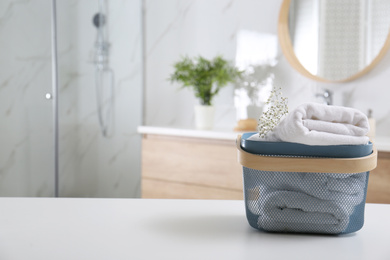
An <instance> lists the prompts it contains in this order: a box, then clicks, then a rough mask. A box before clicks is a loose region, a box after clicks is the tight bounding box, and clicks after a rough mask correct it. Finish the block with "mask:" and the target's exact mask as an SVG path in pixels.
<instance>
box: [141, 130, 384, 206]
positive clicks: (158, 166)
mask: <svg viewBox="0 0 390 260" xmlns="http://www.w3.org/2000/svg"><path fill="white" fill-rule="evenodd" d="M142 197H143V198H170V199H229V200H236V199H238V200H240V199H243V182H242V166H241V165H240V164H239V163H238V162H237V149H236V145H235V140H212V139H207V138H192V137H172V136H165V135H155V134H144V137H143V139H142ZM367 202H369V203H390V153H388V152H379V156H378V166H377V168H376V169H375V170H373V171H371V173H370V177H369V184H368V192H367Z"/></svg>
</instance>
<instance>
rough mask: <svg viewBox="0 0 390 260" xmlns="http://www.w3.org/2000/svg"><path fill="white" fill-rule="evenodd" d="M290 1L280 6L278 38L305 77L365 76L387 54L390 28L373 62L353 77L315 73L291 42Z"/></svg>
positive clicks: (286, 55)
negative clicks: (289, 24) (311, 71)
mask: <svg viewBox="0 0 390 260" xmlns="http://www.w3.org/2000/svg"><path fill="white" fill-rule="evenodd" d="M290 2H291V0H283V2H282V5H281V7H280V13H279V21H278V38H279V43H280V47H281V49H282V52H283V54H284V56H285V57H286V59H287V60H288V62H289V63H290V65H291V66H292V67H293V68H294V69H296V70H297V71H298V72H299V73H301V74H302V75H303V76H305V77H308V78H310V79H314V80H317V81H320V82H327V83H339V82H347V81H352V80H355V79H357V78H359V77H361V76H363V75H364V74H366V73H367V72H369V71H370V70H372V69H373V68H374V67H375V66H376V65H377V64H378V63H379V61H380V60H381V59H382V58H383V57H384V56H385V54H386V52H387V50H388V49H389V47H390V30H389V33H388V34H387V38H386V41H385V43H384V44H383V47H382V49H381V50H380V51H379V53H378V55H377V56H376V57H375V58H374V59H373V60H372V62H371V63H370V64H369V65H368V66H366V67H365V68H364V69H363V70H361V71H359V72H358V73H356V74H354V75H352V76H351V77H348V78H346V79H341V80H329V79H325V78H322V77H319V76H316V75H313V74H312V73H310V72H309V71H308V70H307V69H306V68H305V67H304V66H303V65H302V64H301V63H300V61H299V60H298V58H297V56H296V55H295V53H294V48H293V46H292V43H291V38H290V32H289V29H288V16H289V10H290Z"/></svg>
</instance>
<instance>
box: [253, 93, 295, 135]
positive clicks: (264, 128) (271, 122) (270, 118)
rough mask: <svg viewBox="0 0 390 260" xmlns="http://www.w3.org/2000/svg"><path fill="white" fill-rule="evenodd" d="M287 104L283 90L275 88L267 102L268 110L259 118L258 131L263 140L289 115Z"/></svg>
mask: <svg viewBox="0 0 390 260" xmlns="http://www.w3.org/2000/svg"><path fill="white" fill-rule="evenodd" d="M287 103H288V99H287V98H286V97H283V96H282V92H281V88H279V89H278V90H276V88H275V86H274V87H273V88H272V91H271V95H270V96H269V98H268V100H267V102H266V106H267V107H268V109H267V110H266V111H265V112H263V114H262V115H261V116H260V118H259V125H258V130H259V136H260V137H261V138H264V137H265V136H266V135H267V133H268V132H269V131H272V130H273V129H274V128H275V126H277V125H278V124H279V122H280V120H282V118H283V116H284V115H287V114H288V106H287Z"/></svg>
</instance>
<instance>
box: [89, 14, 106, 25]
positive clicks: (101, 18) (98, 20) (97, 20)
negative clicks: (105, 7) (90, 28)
mask: <svg viewBox="0 0 390 260" xmlns="http://www.w3.org/2000/svg"><path fill="white" fill-rule="evenodd" d="M92 22H93V25H95V27H96V28H100V27H103V25H105V24H106V16H105V15H104V14H102V13H97V14H95V15H94V16H93V19H92Z"/></svg>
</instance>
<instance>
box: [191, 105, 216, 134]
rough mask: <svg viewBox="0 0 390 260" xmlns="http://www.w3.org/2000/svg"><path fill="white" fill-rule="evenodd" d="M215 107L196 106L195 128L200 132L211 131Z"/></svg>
mask: <svg viewBox="0 0 390 260" xmlns="http://www.w3.org/2000/svg"><path fill="white" fill-rule="evenodd" d="M214 113H215V107H213V106H202V105H197V106H195V127H196V128H197V129H200V130H209V129H212V128H213V125H214Z"/></svg>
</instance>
